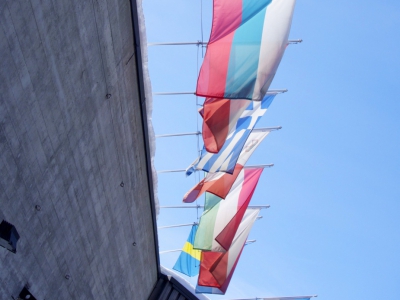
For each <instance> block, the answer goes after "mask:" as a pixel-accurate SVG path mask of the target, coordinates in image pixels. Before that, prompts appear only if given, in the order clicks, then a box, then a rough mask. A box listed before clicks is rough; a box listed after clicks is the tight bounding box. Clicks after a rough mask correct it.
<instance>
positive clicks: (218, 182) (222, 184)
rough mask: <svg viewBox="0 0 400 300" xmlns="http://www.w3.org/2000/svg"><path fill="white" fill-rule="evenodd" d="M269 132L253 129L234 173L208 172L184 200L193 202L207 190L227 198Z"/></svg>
mask: <svg viewBox="0 0 400 300" xmlns="http://www.w3.org/2000/svg"><path fill="white" fill-rule="evenodd" d="M268 134H269V131H268V130H267V131H257V130H255V131H254V130H253V132H251V133H250V136H249V138H248V139H247V141H246V143H245V145H244V147H243V150H242V151H241V152H240V154H239V158H238V159H237V163H236V165H235V166H234V169H233V172H232V174H230V173H226V172H223V171H221V172H216V173H208V174H207V176H206V177H205V178H204V179H202V180H201V181H200V182H199V183H198V184H197V185H195V186H194V187H193V188H192V189H191V190H190V191H188V192H187V193H186V194H185V196H184V197H183V202H185V203H191V202H193V201H195V200H196V199H197V198H198V197H200V195H201V194H203V193H204V192H206V191H207V192H209V193H211V194H214V195H216V196H218V197H220V198H222V199H225V198H226V195H228V193H229V191H230V189H231V187H232V184H233V183H234V182H235V180H236V178H237V176H238V175H239V173H240V171H241V170H242V169H243V167H244V165H245V164H246V162H247V160H248V159H249V158H250V156H251V155H252V154H253V152H254V150H255V149H256V148H257V147H258V145H259V144H260V143H261V142H262V140H263V139H264V138H265V137H266V136H267V135H268ZM192 166H193V165H192ZM191 168H192V167H191ZM193 169H194V167H193Z"/></svg>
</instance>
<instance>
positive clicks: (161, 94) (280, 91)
mask: <svg viewBox="0 0 400 300" xmlns="http://www.w3.org/2000/svg"><path fill="white" fill-rule="evenodd" d="M287 91H288V89H278V90H268V91H267V93H266V94H267V95H276V94H283V93H286V92H287ZM195 94H196V92H160V93H153V95H154V96H165V95H195Z"/></svg>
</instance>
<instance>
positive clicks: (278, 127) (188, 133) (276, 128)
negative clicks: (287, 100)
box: [156, 126, 282, 138]
mask: <svg viewBox="0 0 400 300" xmlns="http://www.w3.org/2000/svg"><path fill="white" fill-rule="evenodd" d="M279 129H282V126H275V127H265V128H255V129H253V130H254V131H265V130H271V131H272V130H279ZM200 134H201V132H200V131H196V132H187V133H171V134H159V135H156V138H160V137H171V136H185V135H200Z"/></svg>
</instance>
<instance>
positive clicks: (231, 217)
mask: <svg viewBox="0 0 400 300" xmlns="http://www.w3.org/2000/svg"><path fill="white" fill-rule="evenodd" d="M262 171H263V169H262V168H248V169H243V170H242V171H241V172H240V174H239V176H238V177H237V179H236V181H235V183H234V184H233V186H232V189H231V191H230V193H229V194H228V196H227V197H226V199H225V200H222V201H220V200H221V199H220V198H218V197H216V196H214V195H211V194H207V195H206V202H205V205H204V213H203V215H202V216H201V219H200V222H199V227H198V229H197V233H196V237H195V240H194V244H193V248H195V249H198V250H205V251H220V252H225V251H226V250H228V249H229V247H230V246H231V244H232V241H233V240H234V237H235V234H236V232H237V230H238V228H239V225H240V223H241V222H242V218H243V216H244V214H245V212H246V209H247V207H248V205H249V203H250V200H251V197H252V196H253V193H254V190H255V188H256V186H257V183H258V180H259V178H260V175H261V173H262ZM215 198H217V199H215Z"/></svg>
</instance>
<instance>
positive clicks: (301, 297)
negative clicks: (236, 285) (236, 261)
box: [230, 295, 318, 300]
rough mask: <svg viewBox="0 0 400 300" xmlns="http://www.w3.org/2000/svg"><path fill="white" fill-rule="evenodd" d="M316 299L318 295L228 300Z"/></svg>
mask: <svg viewBox="0 0 400 300" xmlns="http://www.w3.org/2000/svg"><path fill="white" fill-rule="evenodd" d="M314 297H318V295H309V296H295V297H267V298H265V297H261V298H260V297H255V298H240V299H230V300H295V299H307V298H314Z"/></svg>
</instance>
